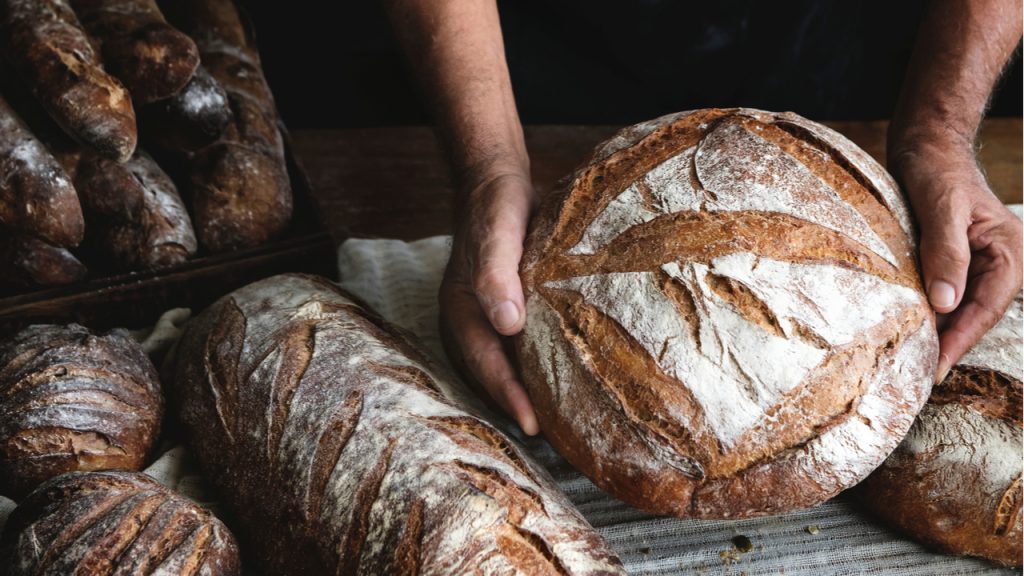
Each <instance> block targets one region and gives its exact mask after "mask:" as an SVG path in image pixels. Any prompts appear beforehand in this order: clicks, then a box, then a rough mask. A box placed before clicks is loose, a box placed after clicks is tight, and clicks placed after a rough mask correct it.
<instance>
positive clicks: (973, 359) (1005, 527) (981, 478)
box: [857, 294, 1024, 566]
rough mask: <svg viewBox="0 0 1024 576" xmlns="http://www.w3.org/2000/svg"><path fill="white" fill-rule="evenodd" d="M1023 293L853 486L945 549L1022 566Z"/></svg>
mask: <svg viewBox="0 0 1024 576" xmlns="http://www.w3.org/2000/svg"><path fill="white" fill-rule="evenodd" d="M1021 321H1022V312H1021V296H1020V295H1019V294H1018V295H1017V299H1016V300H1015V301H1014V302H1013V303H1012V304H1011V305H1010V308H1009V310H1007V312H1006V315H1005V316H1004V317H1003V319H1002V320H1001V321H1000V322H999V324H997V325H996V326H995V327H994V328H993V329H992V330H991V331H989V333H988V334H986V335H985V337H984V338H982V339H981V341H980V342H978V343H977V344H976V345H975V346H974V348H973V349H971V351H970V352H968V353H967V354H966V355H965V356H964V357H963V359H961V361H960V363H959V364H958V365H957V366H955V367H954V368H953V369H952V370H951V371H950V373H949V376H947V377H946V379H945V380H944V381H943V382H942V383H941V384H939V385H938V386H936V387H935V389H934V390H932V395H931V398H929V399H928V404H926V405H925V407H924V410H922V411H921V414H920V415H919V416H918V417H917V421H916V422H914V425H913V427H911V429H910V433H909V434H907V437H906V439H905V440H903V443H902V444H900V445H899V447H898V448H897V449H896V451H895V452H893V454H892V455H891V456H889V458H888V459H887V460H886V461H885V463H884V464H882V466H881V467H879V468H878V470H876V471H875V472H874V473H873V474H872V475H871V476H869V477H868V479H867V480H865V481H864V483H863V484H861V485H860V486H859V487H858V489H857V494H858V495H859V496H860V497H861V500H862V501H863V502H864V503H865V504H866V505H867V506H868V508H870V509H871V510H872V511H873V512H874V513H875V514H877V515H878V516H879V517H881V518H882V519H884V520H885V521H887V522H889V523H890V524H892V525H893V526H895V527H896V528H898V529H900V530H902V531H903V532H905V533H906V534H909V535H910V536H912V537H914V538H916V539H918V540H921V541H922V542H925V543H927V544H930V545H932V546H934V547H936V548H938V549H940V550H943V551H945V552H949V553H952V554H962V555H968V556H980V557H982V558H987V559H989V560H991V561H993V562H996V563H998V564H1002V565H1005V566H1020V565H1021V558H1022V555H1024V547H1022V545H1021V541H1022V536H1024V534H1022V529H1021V516H1022V508H1021V483H1020V482H1021V473H1022V471H1024V464H1022V462H1021V453H1022V450H1024V431H1022V427H1021V412H1022V410H1024V404H1022V401H1021V381H1022V380H1024V367H1022V365H1021V362H1022V358H1021V348H1022V347H1024V335H1022V333H1021Z"/></svg>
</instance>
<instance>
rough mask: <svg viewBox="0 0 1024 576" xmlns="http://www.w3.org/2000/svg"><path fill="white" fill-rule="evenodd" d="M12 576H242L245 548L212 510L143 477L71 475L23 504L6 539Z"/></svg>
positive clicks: (7, 570)
mask: <svg viewBox="0 0 1024 576" xmlns="http://www.w3.org/2000/svg"><path fill="white" fill-rule="evenodd" d="M0 566H3V569H4V574H6V575H9V576H23V575H24V576H29V575H35V574H78V575H82V576H94V575H100V574H105V575H111V576H144V575H150V574H152V575H164V576H237V575H238V574H240V573H241V566H240V562H239V559H238V546H237V545H236V544H235V539H234V537H233V536H232V535H231V532H229V531H228V529H227V528H226V527H225V526H224V524H223V523H221V521H220V520H218V519H217V518H215V517H214V516H213V514H210V512H208V511H207V510H204V509H202V508H200V507H199V506H196V505H195V504H193V503H192V502H190V501H189V500H188V499H186V498H184V497H182V496H178V495H177V494H175V493H174V492H172V491H171V490H169V489H168V488H167V487H166V486H164V485H162V484H160V483H159V482H157V481H156V480H154V479H152V478H150V477H149V476H147V475H145V474H142V473H140V472H125V471H111V472H71V473H68V474H63V475H61V476H58V477H56V478H54V479H52V480H50V481H49V482H47V483H45V484H43V485H42V486H40V487H39V489H37V490H36V491H35V492H33V493H32V494H31V495H29V497H28V498H26V499H25V500H24V501H22V502H21V503H20V504H19V505H18V508H17V509H15V511H14V512H13V514H12V515H11V517H10V519H9V521H8V522H7V525H6V526H5V527H4V532H3V536H2V538H0Z"/></svg>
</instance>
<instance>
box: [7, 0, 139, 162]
mask: <svg viewBox="0 0 1024 576" xmlns="http://www.w3.org/2000/svg"><path fill="white" fill-rule="evenodd" d="M4 4H5V5H4V8H5V17H4V22H3V24H4V29H5V30H4V32H5V34H4V36H5V38H6V43H7V45H6V55H7V57H8V58H9V59H10V61H11V62H12V63H13V65H14V68H15V69H16V70H17V72H18V74H19V75H20V76H21V78H22V79H23V80H24V81H25V83H26V84H27V85H28V86H29V88H30V90H31V91H32V94H33V95H34V96H35V97H36V99H37V100H38V101H39V102H40V103H41V104H42V105H43V108H45V109H46V111H47V112H48V113H49V114H50V116H51V117H52V118H53V119H54V121H56V122H57V124H58V125H59V126H60V127H61V128H63V129H64V131H65V132H67V133H68V134H69V135H71V136H72V137H73V138H75V139H76V140H78V141H79V142H81V143H83V144H86V145H88V146H90V147H92V148H94V149H95V150H96V151H98V152H100V153H102V154H103V155H105V156H107V157H109V158H113V159H115V160H119V161H125V160H127V159H128V158H130V157H131V155H132V153H133V152H134V151H135V143H136V140H137V136H138V135H137V132H136V128H135V111H134V108H132V101H131V95H130V94H129V93H128V91H127V90H125V88H124V86H122V85H121V83H120V82H118V81H117V80H116V79H114V78H113V77H112V76H110V75H108V74H107V73H106V72H105V71H104V70H103V66H102V64H101V63H100V59H99V57H98V56H97V55H96V53H95V51H94V49H93V47H92V45H91V43H90V41H89V39H88V38H87V37H86V34H85V32H84V30H83V29H82V26H81V24H80V23H79V21H78V18H77V17H76V16H75V14H74V12H72V10H71V8H70V7H69V6H68V5H67V3H66V2H65V1H64V0H42V1H38V0H6V2H5V3H4Z"/></svg>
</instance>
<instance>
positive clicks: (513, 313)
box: [491, 300, 519, 330]
mask: <svg viewBox="0 0 1024 576" xmlns="http://www.w3.org/2000/svg"><path fill="white" fill-rule="evenodd" d="M517 322H519V308H517V307H516V305H515V304H513V303H512V301H511V300H505V301H504V302H502V303H501V304H498V305H497V306H495V307H494V308H491V324H494V327H495V328H497V329H498V330H510V329H512V327H513V326H515V325H516V323H517Z"/></svg>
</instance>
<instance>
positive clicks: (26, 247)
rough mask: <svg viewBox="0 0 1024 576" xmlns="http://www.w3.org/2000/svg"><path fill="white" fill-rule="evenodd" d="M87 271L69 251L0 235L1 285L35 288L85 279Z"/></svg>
mask: <svg viewBox="0 0 1024 576" xmlns="http://www.w3.org/2000/svg"><path fill="white" fill-rule="evenodd" d="M87 274H88V270H87V269H86V267H85V265H84V264H82V263H81V262H80V261H79V260H78V258H76V257H75V255H74V254H72V253H71V252H69V251H68V249H67V248H61V247H59V246H54V245H52V244H48V243H46V242H44V241H42V240H38V239H36V238H31V237H27V236H22V237H17V236H10V235H7V234H4V233H0V279H2V280H0V285H8V286H18V287H22V288H34V287H39V286H61V285H64V284H74V283H75V282H79V281H81V280H83V279H85V277H86V275H87Z"/></svg>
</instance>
